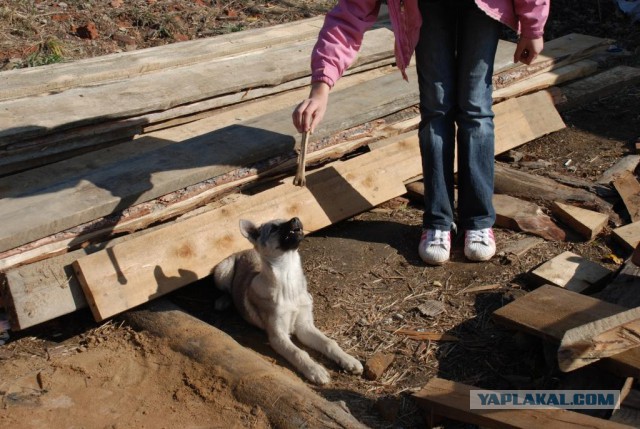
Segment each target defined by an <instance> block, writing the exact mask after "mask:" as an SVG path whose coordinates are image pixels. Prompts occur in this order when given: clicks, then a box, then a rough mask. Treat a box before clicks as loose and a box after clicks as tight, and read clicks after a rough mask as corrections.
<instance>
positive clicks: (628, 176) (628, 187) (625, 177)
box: [613, 171, 640, 222]
mask: <svg viewBox="0 0 640 429" xmlns="http://www.w3.org/2000/svg"><path fill="white" fill-rule="evenodd" d="M613 187H614V188H616V191H618V194H620V197H621V198H622V202H624V205H625V207H626V208H627V211H628V212H629V217H631V221H632V222H638V221H640V182H638V179H636V175H635V174H634V173H633V172H631V171H626V172H624V173H622V174H620V175H619V176H618V177H617V178H616V179H614V181H613Z"/></svg>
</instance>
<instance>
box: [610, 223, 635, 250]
mask: <svg viewBox="0 0 640 429" xmlns="http://www.w3.org/2000/svg"><path fill="white" fill-rule="evenodd" d="M612 233H613V237H614V238H615V239H616V240H617V241H618V243H620V244H622V245H623V246H624V248H625V249H626V250H628V251H629V252H632V251H633V249H635V248H636V246H637V245H638V243H640V222H633V223H630V224H627V225H624V226H621V227H619V228H616V229H614V230H613V231H612Z"/></svg>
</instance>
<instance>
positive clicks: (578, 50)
mask: <svg viewBox="0 0 640 429" xmlns="http://www.w3.org/2000/svg"><path fill="white" fill-rule="evenodd" d="M611 43H612V40H610V39H601V38H598V37H593V36H586V35H582V34H575V33H573V34H568V35H566V36H563V37H559V38H557V39H554V40H550V41H548V42H546V43H545V45H544V50H543V51H542V53H541V55H539V56H538V57H537V58H536V59H535V60H534V61H533V63H532V64H531V65H526V64H518V65H517V66H516V67H512V68H509V69H507V70H504V71H499V72H498V73H494V76H493V87H494V88H495V89H500V88H503V87H505V86H508V85H511V84H513V83H514V82H517V81H519V80H522V79H525V78H528V77H529V76H533V75H535V74H538V73H543V72H547V71H549V70H554V69H556V68H559V67H562V66H566V65H567V64H571V63H574V62H576V61H579V60H582V59H584V58H587V57H589V56H591V55H592V54H593V53H595V52H598V51H600V50H602V48H603V47H605V46H609V45H610V44H611ZM511 56H512V61H513V52H512V54H511Z"/></svg>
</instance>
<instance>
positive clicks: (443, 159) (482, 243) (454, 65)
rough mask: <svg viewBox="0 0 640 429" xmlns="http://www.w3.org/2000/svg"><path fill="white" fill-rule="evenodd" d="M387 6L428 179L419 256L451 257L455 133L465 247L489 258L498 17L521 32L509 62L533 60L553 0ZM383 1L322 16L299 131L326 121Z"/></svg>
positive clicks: (343, 3) (298, 114) (348, 2)
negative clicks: (412, 93)
mask: <svg viewBox="0 0 640 429" xmlns="http://www.w3.org/2000/svg"><path fill="white" fill-rule="evenodd" d="M387 5H388V8H389V18H390V20H391V24H392V27H393V31H394V35H395V52H396V64H397V66H398V68H399V69H400V71H401V72H402V75H403V77H404V78H405V79H406V78H407V76H406V74H405V69H406V67H407V65H408V64H409V61H410V60H411V56H412V55H413V52H414V51H415V52H416V68H417V72H418V85H419V89H420V115H421V121H420V127H419V131H418V136H419V141H420V151H421V155H422V168H423V176H424V185H425V211H424V216H423V232H422V237H421V239H420V244H419V247H418V251H419V254H420V257H421V258H422V259H423V260H424V261H425V262H426V263H427V264H430V265H440V264H443V263H444V262H446V261H448V260H449V256H450V252H451V229H452V228H455V224H454V223H453V220H454V204H453V196H454V194H453V191H454V151H455V144H456V140H457V144H458V181H457V184H458V194H459V202H458V223H459V226H461V227H462V229H463V230H464V231H465V245H464V254H465V256H466V257H467V258H468V259H469V260H472V261H487V260H489V259H491V257H492V256H493V255H494V254H495V251H496V244H495V239H494V236H493V230H492V226H493V224H494V222H495V211H494V208H493V204H492V196H493V176H494V172H493V163H494V129H493V112H492V109H491V105H492V87H491V78H492V75H493V61H494V57H495V53H496V49H497V45H498V36H499V33H500V23H503V24H506V25H508V26H509V27H511V28H513V29H514V30H517V31H519V32H520V38H519V41H518V43H517V46H516V50H515V54H514V62H518V61H521V62H523V63H525V64H530V63H531V62H532V61H533V60H534V59H535V58H536V56H537V55H538V54H539V53H540V52H541V51H542V47H543V41H542V35H543V28H544V24H545V22H546V20H547V16H548V13H549V1H548V0H475V1H474V0H388V1H387ZM379 8H380V0H340V1H339V2H338V4H337V5H336V6H335V7H334V8H333V9H332V10H331V11H330V12H329V13H328V14H327V16H326V19H325V23H324V26H323V28H322V30H321V31H320V34H319V36H318V41H317V43H316V45H315V47H314V49H313V54H312V57H311V67H312V84H311V93H310V95H309V98H307V99H306V100H304V101H302V102H301V103H300V104H299V105H298V106H297V107H296V109H295V110H294V112H293V123H294V125H295V127H296V129H297V130H298V131H299V132H303V131H311V132H312V131H313V130H314V128H315V127H316V126H317V125H318V123H319V122H320V121H321V120H322V118H323V116H324V114H325V111H326V109H327V102H328V97H329V91H330V89H331V88H332V87H333V85H334V84H335V82H336V81H337V80H338V79H339V78H340V77H341V76H342V74H343V72H344V71H345V69H346V68H347V67H348V66H349V65H350V64H351V63H352V61H353V60H354V58H355V56H356V54H357V52H358V50H359V49H360V45H361V42H362V37H363V34H364V32H365V31H366V30H367V29H369V28H370V27H371V25H373V23H374V22H375V21H376V19H377V16H378V11H379ZM456 126H457V132H456ZM456 133H457V136H456Z"/></svg>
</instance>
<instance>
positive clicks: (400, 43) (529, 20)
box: [311, 0, 550, 87]
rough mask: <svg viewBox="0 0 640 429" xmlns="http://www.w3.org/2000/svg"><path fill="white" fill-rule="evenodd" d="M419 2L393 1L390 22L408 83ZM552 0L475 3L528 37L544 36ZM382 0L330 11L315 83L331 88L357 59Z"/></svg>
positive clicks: (342, 0)
mask: <svg viewBox="0 0 640 429" xmlns="http://www.w3.org/2000/svg"><path fill="white" fill-rule="evenodd" d="M418 1H420V0H388V1H387V5H388V7H389V18H390V20H391V26H392V27H393V32H394V35H395V53H396V64H397V66H398V68H399V69H400V71H401V72H402V75H403V76H404V78H405V79H406V78H407V76H406V74H405V69H406V68H407V65H408V64H409V61H410V60H411V56H412V55H413V52H414V50H415V47H416V45H417V44H418V38H419V36H420V25H421V24H422V17H421V15H420V10H419V8H418ZM549 1H550V0H475V2H476V4H477V5H478V7H479V8H480V9H482V10H483V11H484V12H485V13H486V14H487V15H489V16H490V17H492V18H494V19H496V20H498V21H500V22H502V23H503V24H506V25H508V26H509V27H511V28H512V29H514V30H516V31H518V32H520V34H522V35H523V36H525V37H528V38H531V39H536V38H538V37H542V34H543V30H544V25H545V23H546V21H547V17H548V16H549ZM379 9H380V0H339V2H338V4H337V5H336V6H335V7H334V8H333V9H332V10H331V11H329V13H327V16H326V18H325V23H324V26H323V27H322V30H320V34H319V36H318V42H317V43H316V46H315V47H314V49H313V54H312V56H311V71H312V75H311V80H312V81H313V82H326V83H327V84H328V85H329V86H330V87H333V85H334V84H335V83H336V81H337V80H338V79H339V78H340V76H342V74H343V73H344V71H345V70H346V69H347V67H349V66H350V65H351V63H352V62H353V60H354V59H355V57H356V55H357V53H358V51H359V50H360V45H361V44H362V37H363V35H364V32H365V31H366V30H368V29H369V28H371V26H372V25H373V24H374V23H375V21H376V19H377V17H378V11H379Z"/></svg>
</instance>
